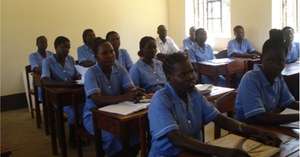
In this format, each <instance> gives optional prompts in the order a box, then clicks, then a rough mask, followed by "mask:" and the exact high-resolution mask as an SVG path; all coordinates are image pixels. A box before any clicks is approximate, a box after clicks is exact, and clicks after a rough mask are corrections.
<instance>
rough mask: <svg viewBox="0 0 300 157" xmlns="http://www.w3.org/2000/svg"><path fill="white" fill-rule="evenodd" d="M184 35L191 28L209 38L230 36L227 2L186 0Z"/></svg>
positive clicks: (228, 4)
mask: <svg viewBox="0 0 300 157" xmlns="http://www.w3.org/2000/svg"><path fill="white" fill-rule="evenodd" d="M186 6H187V8H186V19H187V21H186V33H187V34H188V29H189V28H190V27H191V26H195V27H197V28H200V27H201V28H204V29H205V30H206V31H207V32H208V34H209V35H210V36H213V37H216V36H227V37H228V36H230V30H231V29H230V3H229V0H186Z"/></svg>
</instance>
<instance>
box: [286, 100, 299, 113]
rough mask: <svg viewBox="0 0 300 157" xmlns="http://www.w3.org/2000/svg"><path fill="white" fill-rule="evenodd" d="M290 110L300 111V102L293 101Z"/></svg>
mask: <svg viewBox="0 0 300 157" xmlns="http://www.w3.org/2000/svg"><path fill="white" fill-rule="evenodd" d="M288 108H290V109H294V110H298V111H299V101H293V102H292V103H291V104H290V105H289V106H288Z"/></svg>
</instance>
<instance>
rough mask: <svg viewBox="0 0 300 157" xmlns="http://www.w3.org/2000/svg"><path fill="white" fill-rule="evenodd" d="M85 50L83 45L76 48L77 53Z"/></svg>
mask: <svg viewBox="0 0 300 157" xmlns="http://www.w3.org/2000/svg"><path fill="white" fill-rule="evenodd" d="M84 50H85V45H81V46H79V47H78V48H77V51H84Z"/></svg>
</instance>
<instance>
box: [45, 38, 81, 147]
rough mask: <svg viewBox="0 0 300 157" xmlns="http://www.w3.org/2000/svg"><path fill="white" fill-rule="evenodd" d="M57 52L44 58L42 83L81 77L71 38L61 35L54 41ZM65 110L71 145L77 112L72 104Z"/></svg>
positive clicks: (73, 141) (46, 83)
mask: <svg viewBox="0 0 300 157" xmlns="http://www.w3.org/2000/svg"><path fill="white" fill-rule="evenodd" d="M54 47H55V51H56V53H55V54H53V55H51V56H49V57H48V58H46V59H45V60H43V64H42V65H43V66H42V76H41V78H42V83H43V84H45V85H50V84H52V85H66V86H67V85H71V84H74V82H75V80H79V79H80V78H81V76H80V74H79V73H78V72H77V70H76V68H75V66H74V64H75V63H74V59H73V57H71V56H69V55H68V54H69V49H70V40H69V39H68V38H66V37H63V36H59V37H57V38H56V39H55V41H54ZM64 112H65V113H66V114H67V116H68V124H69V129H70V135H69V136H70V138H69V140H70V141H69V142H70V144H71V146H74V144H75V137H74V136H75V131H74V118H75V113H74V110H73V108H72V107H71V106H66V107H64Z"/></svg>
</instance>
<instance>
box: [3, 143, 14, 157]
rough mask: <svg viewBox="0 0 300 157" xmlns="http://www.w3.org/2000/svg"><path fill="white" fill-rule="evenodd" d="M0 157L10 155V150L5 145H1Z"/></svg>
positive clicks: (8, 156)
mask: <svg viewBox="0 0 300 157" xmlns="http://www.w3.org/2000/svg"><path fill="white" fill-rule="evenodd" d="M0 152H1V157H10V155H11V154H12V150H11V149H10V148H9V147H8V146H7V145H2V144H1V150H0Z"/></svg>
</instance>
